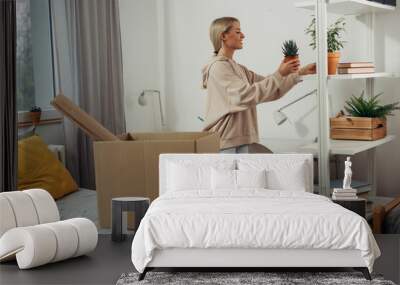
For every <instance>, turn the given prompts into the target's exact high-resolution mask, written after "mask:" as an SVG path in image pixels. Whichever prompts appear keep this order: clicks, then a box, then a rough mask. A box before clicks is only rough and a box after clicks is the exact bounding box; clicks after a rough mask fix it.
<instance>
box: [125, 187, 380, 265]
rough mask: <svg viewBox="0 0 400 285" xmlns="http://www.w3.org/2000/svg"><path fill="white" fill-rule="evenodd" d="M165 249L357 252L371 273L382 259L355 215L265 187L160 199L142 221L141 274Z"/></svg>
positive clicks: (137, 256)
mask: <svg viewBox="0 0 400 285" xmlns="http://www.w3.org/2000/svg"><path fill="white" fill-rule="evenodd" d="M165 248H274V249H280V248H289V249H299V248H301V249H357V250H360V251H361V256H362V258H363V259H364V260H365V264H366V266H367V267H368V268H369V270H370V271H372V267H373V263H374V260H375V259H376V258H377V257H379V255H380V251H379V248H378V246H377V244H376V241H375V239H374V237H373V235H372V233H371V230H370V228H369V226H368V224H367V222H366V221H365V219H363V218H361V217H360V216H358V215H357V214H355V213H353V212H351V211H349V210H346V209H344V208H342V207H341V206H339V205H337V204H335V203H333V202H331V201H330V200H329V199H328V198H326V197H324V196H320V195H315V194H311V193H307V192H299V191H278V190H265V189H263V190H262V189H246V190H243V189H242V190H240V191H229V190H226V191H222V190H218V192H214V193H211V192H207V191H195V190H193V191H184V192H170V193H166V194H164V195H162V196H160V197H159V198H157V199H156V200H155V201H154V202H153V203H152V204H151V206H150V208H149V210H148V211H147V213H146V216H145V217H144V219H143V220H142V222H141V223H140V226H139V229H138V231H137V233H136V235H135V238H134V240H133V243H132V262H133V264H134V266H135V267H136V269H137V270H138V271H139V272H143V270H144V268H145V267H146V265H147V264H148V263H149V262H150V261H151V260H152V257H153V252H154V250H155V249H165Z"/></svg>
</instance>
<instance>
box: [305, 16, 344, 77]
mask: <svg viewBox="0 0 400 285" xmlns="http://www.w3.org/2000/svg"><path fill="white" fill-rule="evenodd" d="M315 22H316V20H315V17H314V18H313V19H312V20H311V23H310V25H309V26H308V27H307V29H306V34H309V35H310V36H311V43H310V46H311V47H312V48H313V49H315V48H316V46H317V44H316V29H315ZM345 25H346V22H345V19H344V18H339V19H337V20H336V22H334V23H333V24H332V25H330V26H329V28H328V34H327V36H328V74H336V70H337V64H338V63H339V59H340V52H339V51H340V49H341V48H343V44H344V43H345V41H343V40H342V39H341V33H342V32H344V31H345V28H344V27H345Z"/></svg>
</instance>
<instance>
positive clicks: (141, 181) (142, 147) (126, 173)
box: [94, 132, 219, 228]
mask: <svg viewBox="0 0 400 285" xmlns="http://www.w3.org/2000/svg"><path fill="white" fill-rule="evenodd" d="M120 137H121V140H120V141H96V142H94V160H95V172H96V190H97V205H98V209H99V211H98V212H99V221H100V226H101V227H102V228H109V227H110V221H111V219H110V218H111V199H112V198H113V197H122V196H135V197H149V198H150V199H151V200H153V199H155V198H157V197H158V188H159V187H158V177H159V176H158V158H159V155H160V154H161V153H215V152H218V151H219V136H218V135H217V134H215V133H207V132H193V133H180V132H179V133H129V134H126V135H124V136H120ZM129 224H131V223H129Z"/></svg>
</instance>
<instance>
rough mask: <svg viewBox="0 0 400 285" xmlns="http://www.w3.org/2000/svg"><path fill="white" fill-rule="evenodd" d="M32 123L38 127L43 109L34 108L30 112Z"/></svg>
mask: <svg viewBox="0 0 400 285" xmlns="http://www.w3.org/2000/svg"><path fill="white" fill-rule="evenodd" d="M29 115H30V117H31V122H32V124H33V125H37V124H39V122H40V116H41V115H42V109H41V108H40V107H38V106H33V107H32V108H31V110H30V111H29Z"/></svg>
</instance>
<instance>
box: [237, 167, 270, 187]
mask: <svg viewBox="0 0 400 285" xmlns="http://www.w3.org/2000/svg"><path fill="white" fill-rule="evenodd" d="M236 182H237V187H238V188H267V176H266V171H265V170H264V169H262V170H250V171H249V170H236Z"/></svg>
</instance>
